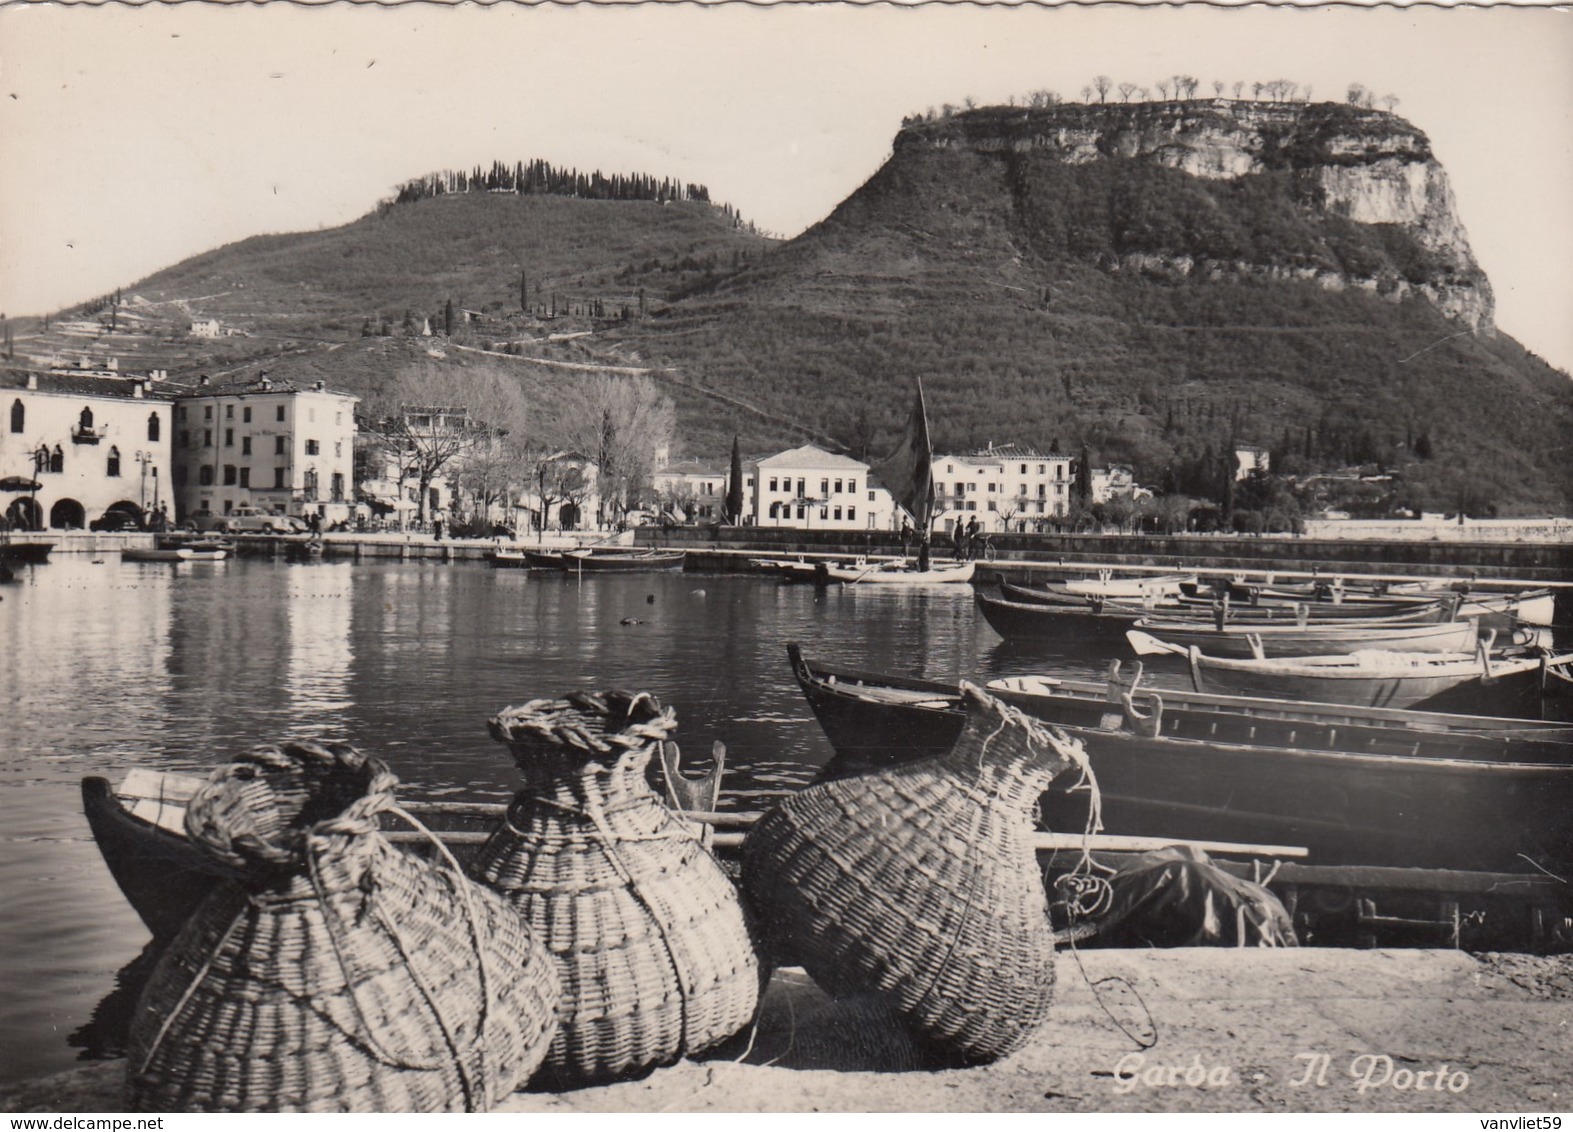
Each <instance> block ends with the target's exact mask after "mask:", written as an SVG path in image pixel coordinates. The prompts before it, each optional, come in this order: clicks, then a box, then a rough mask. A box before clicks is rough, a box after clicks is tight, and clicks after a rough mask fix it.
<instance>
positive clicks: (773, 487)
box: [11, 401, 776, 519]
mask: <svg viewBox="0 0 1573 1132" xmlns="http://www.w3.org/2000/svg"><path fill="white" fill-rule="evenodd" d="M17 404H21V402H20V401H18V402H17ZM14 411H15V410H13V412H14ZM13 419H14V418H13ZM11 431H12V432H19V431H20V430H19V429H16V428H13V429H12V430H11ZM770 490H771V491H774V490H776V477H775V476H771V477H770ZM770 517H771V518H772V519H774V518H775V517H776V514H775V512H774V511H771V512H770Z"/></svg>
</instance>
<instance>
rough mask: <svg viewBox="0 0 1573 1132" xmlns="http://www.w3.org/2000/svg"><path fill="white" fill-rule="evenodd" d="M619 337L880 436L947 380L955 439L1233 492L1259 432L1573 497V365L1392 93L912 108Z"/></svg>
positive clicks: (1448, 477)
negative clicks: (1233, 474) (823, 200)
mask: <svg viewBox="0 0 1573 1132" xmlns="http://www.w3.org/2000/svg"><path fill="white" fill-rule="evenodd" d="M1192 170H1195V171H1192ZM1241 170H1243V171H1241ZM1416 183H1420V185H1421V188H1420V191H1419V192H1418V194H1417V193H1415V192H1414V191H1413V187H1414V185H1415V184H1416ZM1394 185H1398V186H1401V187H1403V186H1407V187H1408V191H1409V192H1410V196H1409V197H1407V198H1406V197H1405V196H1403V190H1402V189H1401V190H1400V191H1397V192H1395V190H1394V188H1393V186H1394ZM1383 207H1386V208H1389V209H1391V210H1396V211H1397V212H1398V213H1400V214H1401V215H1399V217H1398V219H1397V220H1393V221H1387V222H1370V221H1365V220H1361V219H1355V218H1354V217H1358V216H1362V215H1366V216H1369V215H1371V214H1372V210H1373V209H1378V210H1379V209H1380V208H1383ZM1404 209H1409V210H1410V212H1411V213H1413V215H1402V213H1403V210H1404ZM1376 215H1377V216H1379V217H1380V216H1381V213H1380V211H1378V212H1377V213H1376ZM615 336H617V337H619V338H621V339H623V340H624V341H626V342H627V343H629V344H630V345H633V346H636V347H637V349H638V350H639V352H640V353H641V354H642V355H643V356H645V357H646V358H647V359H654V358H660V359H664V360H666V361H668V362H670V363H671V364H673V365H675V366H677V367H678V368H679V369H681V370H682V371H684V372H685V373H687V374H689V375H691V376H692V377H693V378H694V379H695V380H696V381H698V382H701V383H703V384H705V385H706V386H707V387H710V388H713V389H715V390H718V391H721V392H724V393H728V394H736V395H738V396H745V395H746V396H748V397H751V398H754V399H755V400H757V401H758V402H760V403H761V404H763V405H764V406H767V407H770V408H774V409H787V408H790V409H791V410H792V411H794V412H796V413H797V414H798V415H799V417H800V419H801V420H802V422H803V423H804V425H805V426H806V427H808V428H811V429H814V430H817V431H822V432H826V433H829V434H831V435H832V436H835V437H837V438H838V439H840V440H841V441H842V442H843V443H844V444H845V445H846V446H847V447H848V448H849V449H851V450H852V451H853V452H855V453H857V454H863V453H865V452H868V453H878V452H881V451H883V450H886V449H888V447H889V446H890V444H891V441H892V438H893V436H894V434H895V431H896V430H897V429H898V428H899V427H900V425H901V423H902V421H903V420H904V419H905V415H906V413H907V411H908V404H909V401H908V392H909V391H910V389H911V386H912V382H913V379H914V378H922V379H923V383H924V388H925V390H926V393H927V398H928V405H929V412H930V418H931V428H932V431H933V434H934V437H935V442H936V444H937V445H939V446H942V447H944V448H949V449H960V448H965V447H970V446H974V445H981V444H984V443H986V442H988V441H996V442H997V441H1004V440H1017V441H1024V442H1027V443H1032V444H1036V445H1041V446H1049V445H1055V446H1057V447H1058V448H1059V449H1060V450H1061V451H1066V452H1072V453H1074V452H1077V451H1079V450H1080V449H1081V447H1082V446H1084V445H1085V446H1087V447H1088V448H1089V450H1090V451H1091V452H1092V453H1093V455H1094V458H1095V459H1097V460H1098V461H1099V462H1108V461H1119V462H1127V463H1131V464H1133V465H1135V467H1136V469H1137V473H1138V476H1139V478H1140V479H1141V480H1142V481H1143V482H1146V483H1150V484H1153V485H1154V486H1158V487H1164V486H1167V487H1171V488H1174V489H1177V490H1191V491H1194V492H1196V493H1198V494H1216V484H1217V482H1218V475H1217V471H1216V463H1217V460H1218V459H1219V458H1220V457H1221V454H1222V453H1223V452H1225V451H1227V450H1229V448H1230V447H1231V444H1232V442H1248V443H1254V444H1258V445H1262V446H1265V447H1267V448H1269V449H1270V450H1271V451H1272V452H1273V454H1274V461H1275V463H1274V466H1275V469H1277V470H1283V471H1291V472H1295V471H1298V472H1311V471H1316V470H1322V469H1329V468H1334V467H1342V466H1346V465H1350V464H1358V465H1366V466H1368V467H1369V468H1370V469H1371V470H1372V471H1373V472H1380V471H1386V472H1392V471H1394V470H1395V469H1403V475H1404V479H1403V481H1402V483H1403V487H1402V489H1401V493H1402V494H1403V495H1404V496H1405V498H1404V499H1401V500H1395V501H1396V502H1400V503H1409V504H1412V505H1414V506H1425V507H1435V508H1441V509H1454V508H1457V507H1459V506H1463V507H1465V508H1466V509H1469V510H1473V511H1477V512H1478V511H1482V510H1485V509H1487V508H1489V507H1491V506H1498V507H1500V508H1502V509H1504V510H1508V511H1511V510H1516V509H1525V510H1543V509H1548V508H1549V509H1555V510H1560V511H1562V512H1564V513H1565V512H1566V511H1567V509H1568V507H1569V504H1570V501H1573V472H1570V462H1569V461H1568V460H1567V459H1566V443H1567V437H1568V436H1569V435H1573V382H1570V381H1569V380H1568V377H1567V375H1565V374H1561V373H1559V372H1558V371H1556V370H1553V369H1552V368H1551V367H1550V366H1548V365H1546V364H1545V363H1544V362H1542V361H1541V360H1539V359H1538V358H1535V357H1534V356H1532V355H1530V354H1528V353H1527V352H1526V351H1525V350H1524V349H1523V348H1522V347H1521V346H1520V345H1519V344H1518V343H1516V342H1514V341H1513V340H1512V339H1510V338H1508V337H1506V336H1504V335H1501V334H1498V333H1496V332H1495V331H1494V330H1493V329H1492V327H1491V324H1490V290H1489V284H1488V283H1487V281H1486V280H1485V277H1484V275H1483V273H1481V272H1480V270H1479V268H1478V267H1477V266H1475V264H1474V261H1473V258H1472V256H1471V255H1470V253H1469V249H1468V245H1467V241H1466V240H1465V238H1464V236H1463V230H1462V226H1461V225H1460V224H1459V223H1458V222H1457V218H1456V217H1455V216H1453V215H1452V204H1451V196H1450V194H1449V193H1448V192H1447V190H1446V184H1445V177H1444V176H1443V175H1442V174H1441V170H1440V167H1439V166H1436V164H1435V162H1434V161H1433V160H1432V159H1431V156H1430V152H1429V146H1428V145H1427V143H1426V141H1425V138H1424V135H1422V134H1421V133H1420V132H1419V131H1418V130H1416V129H1415V128H1414V127H1413V126H1411V125H1410V124H1408V123H1406V122H1403V121H1402V120H1401V119H1397V118H1395V117H1393V116H1392V115H1390V114H1386V113H1383V112H1381V111H1375V110H1371V109H1368V108H1361V107H1344V106H1337V105H1331V104H1322V105H1316V104H1313V105H1291V104H1270V105H1269V104H1244V105H1243V106H1242V107H1240V108H1239V109H1236V108H1233V107H1231V105H1230V104H1228V103H1227V102H1215V101H1211V100H1209V101H1208V102H1206V103H1205V104H1201V105H1197V106H1189V105H1186V106H1169V107H1163V106H1160V107H1138V106H1123V105H1120V106H1115V105H1110V106H1106V107H1100V106H1083V105H1064V106H1052V107H1047V108H1044V109H1041V110H1037V109H1024V108H1012V109H1006V108H989V109H983V110H977V111H971V112H961V113H957V114H954V115H951V116H949V117H946V118H941V119H938V120H927V119H921V120H916V121H912V122H909V123H908V125H907V126H906V127H904V128H903V130H902V132H901V133H900V135H898V137H897V138H896V142H895V146H894V153H893V155H892V157H891V158H890V160H889V161H888V162H887V163H886V164H885V165H884V167H882V168H881V169H880V170H879V171H878V172H877V173H876V174H875V175H874V176H873V177H872V178H871V179H870V180H869V181H868V183H867V184H865V185H864V186H863V187H862V188H860V189H859V190H858V191H857V192H855V193H853V194H852V195H851V196H850V197H849V198H848V199H847V200H846V201H845V202H844V203H843V204H842V205H841V206H840V207H839V208H837V209H836V211H835V212H834V213H833V214H832V215H831V216H830V217H828V218H827V219H826V220H825V221H823V222H822V223H820V224H819V225H816V226H815V227H814V228H812V229H810V230H809V231H807V232H805V233H804V234H803V235H801V236H799V237H798V238H797V239H795V240H792V241H791V242H789V243H788V244H786V245H784V246H783V247H781V248H779V249H778V250H776V251H775V252H774V253H773V254H771V255H770V256H768V257H765V258H764V259H761V260H759V261H757V262H754V263H750V264H749V265H747V266H745V267H744V268H742V269H741V270H739V271H738V272H736V273H735V274H733V275H731V276H729V277H726V278H724V279H721V280H718V281H716V282H714V283H709V284H705V285H703V286H701V287H699V288H696V289H695V290H694V291H692V292H691V293H689V294H687V295H685V296H684V297H683V298H682V299H681V301H679V302H676V303H674V304H672V305H671V306H670V307H668V308H666V309H664V310H661V311H659V312H657V314H656V317H654V318H653V319H651V320H648V321H647V322H645V323H641V324H638V325H634V326H630V327H628V328H626V329H624V330H620V331H617V332H616V335H615ZM713 424H714V428H713V432H714V433H715V438H716V441H719V439H720V437H721V435H722V434H724V432H725V431H726V430H727V429H729V428H731V427H733V422H732V421H731V420H719V419H716V420H713ZM712 447H715V448H717V450H719V447H718V445H717V444H715V443H713V444H712Z"/></svg>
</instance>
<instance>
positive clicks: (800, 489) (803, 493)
mask: <svg viewBox="0 0 1573 1132" xmlns="http://www.w3.org/2000/svg"><path fill="white" fill-rule="evenodd" d="M797 497H798V498H799V499H807V498H808V481H807V480H798V481H797ZM802 517H803V516H801V515H799V516H798V518H799V519H801V518H802Z"/></svg>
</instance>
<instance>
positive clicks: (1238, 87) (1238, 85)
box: [1234, 79, 1245, 98]
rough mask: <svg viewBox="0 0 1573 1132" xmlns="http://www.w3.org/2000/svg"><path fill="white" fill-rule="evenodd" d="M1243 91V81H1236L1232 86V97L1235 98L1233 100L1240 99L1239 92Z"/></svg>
mask: <svg viewBox="0 0 1573 1132" xmlns="http://www.w3.org/2000/svg"><path fill="white" fill-rule="evenodd" d="M1244 89H1245V80H1244V79H1240V80H1237V81H1236V82H1235V84H1234V96H1235V98H1239V97H1240V92H1241V91H1243V90H1244Z"/></svg>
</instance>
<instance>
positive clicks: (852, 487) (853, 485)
mask: <svg viewBox="0 0 1573 1132" xmlns="http://www.w3.org/2000/svg"><path fill="white" fill-rule="evenodd" d="M847 490H848V491H850V492H851V493H852V494H853V495H856V494H857V491H858V481H857V480H848V481H847Z"/></svg>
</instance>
